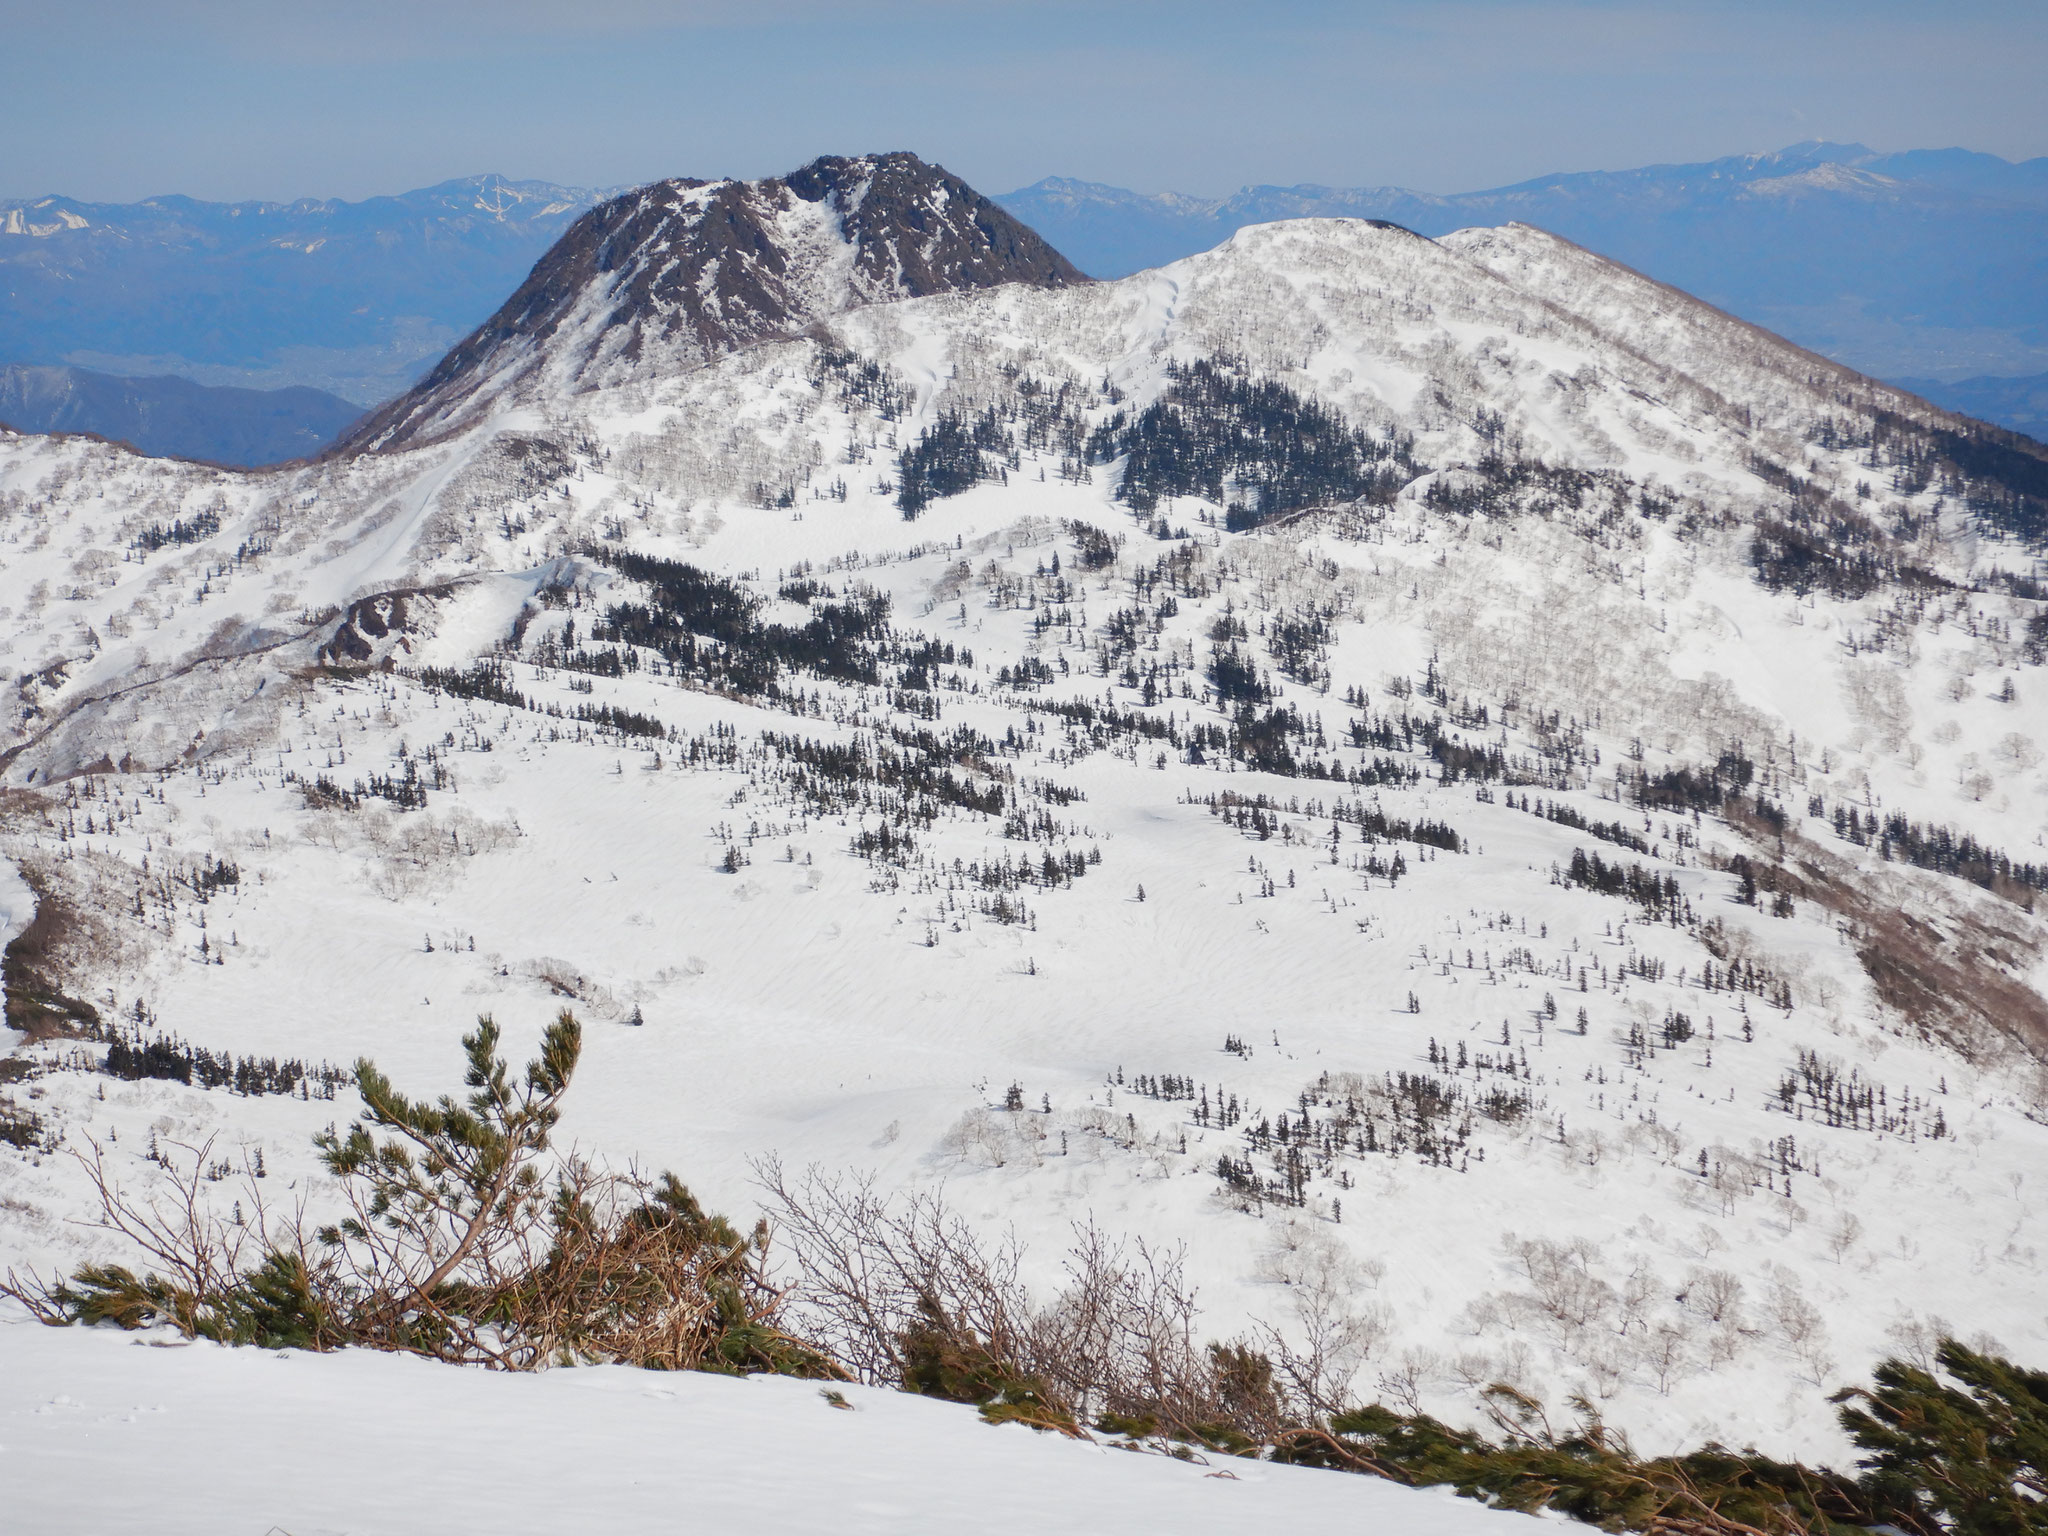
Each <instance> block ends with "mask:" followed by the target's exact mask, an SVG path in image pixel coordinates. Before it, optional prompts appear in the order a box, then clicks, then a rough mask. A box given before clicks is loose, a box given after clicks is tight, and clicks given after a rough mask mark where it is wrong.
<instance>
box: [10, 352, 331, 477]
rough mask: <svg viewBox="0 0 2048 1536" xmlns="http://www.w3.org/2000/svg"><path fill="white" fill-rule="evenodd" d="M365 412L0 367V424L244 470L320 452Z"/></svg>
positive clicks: (160, 381) (267, 393) (292, 397)
mask: <svg viewBox="0 0 2048 1536" xmlns="http://www.w3.org/2000/svg"><path fill="white" fill-rule="evenodd" d="M362 414H363V412H362V408H361V407H360V406H357V405H354V404H352V403H351V402H349V401H347V400H344V399H342V398H341V397H340V396H339V395H330V394H328V393H327V392H326V391H325V390H320V389H312V388H309V387H308V386H306V385H304V384H295V385H292V386H291V387H289V388H286V389H241V388H237V387H236V386H234V385H215V386H208V385H205V384H195V383H193V382H192V380H190V379H181V378H179V377H178V376H177V375H175V374H166V375H163V376H161V377H158V378H148V379H124V378H117V377H115V376H114V375H112V374H106V373H94V372H93V371H92V370H91V369H89V368H35V367H23V366H21V365H20V364H15V365H13V366H9V367H0V422H5V423H6V424H7V425H8V426H10V427H13V428H15V429H17V430H18V431H22V432H91V433H95V434H97V435H98V436H100V437H110V438H113V439H115V440H117V441H119V442H124V443H127V444H129V445H130V446H131V447H135V448H139V449H141V450H142V451H143V452H144V453H149V454H156V455H159V456H164V457H175V458H185V459H205V460H208V461H210V462H212V463H215V464H231V465H235V466H237V467H248V466H253V465H258V464H279V463H282V462H284V461H285V460H286V459H299V458H305V457H307V456H308V455H310V454H315V453H318V452H319V451H320V450H321V449H322V448H324V447H326V446H327V445H328V444H329V443H330V442H332V441H333V440H334V438H335V435H336V434H337V433H339V432H340V431H341V429H342V428H343V427H345V426H347V425H348V424H349V423H350V422H352V421H354V420H355V419H356V418H357V417H358V416H360V415H362Z"/></svg>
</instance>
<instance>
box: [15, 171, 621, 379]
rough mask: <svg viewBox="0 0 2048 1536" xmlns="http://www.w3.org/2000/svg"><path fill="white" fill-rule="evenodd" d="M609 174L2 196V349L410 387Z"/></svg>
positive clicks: (91, 364) (122, 366)
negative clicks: (591, 180)
mask: <svg viewBox="0 0 2048 1536" xmlns="http://www.w3.org/2000/svg"><path fill="white" fill-rule="evenodd" d="M604 195H606V194H605V193H604V192H603V191H601V190H596V189H591V188H584V187H558V186H555V185H553V184H552V183H550V182H544V181H507V180H506V179H505V178H504V177H502V176H470V177H465V178H463V179H462V180H459V181H446V182H442V183H441V184H440V185H439V186H435V187H427V188H425V189H423V190H420V191H415V192H405V193H401V194H400V195H398V196H396V197H373V198H369V199H367V200H366V201H363V202H360V203H344V202H338V201H335V200H333V199H313V198H307V199H302V200H300V201H298V202H293V203H264V202H246V203H205V202H200V201H198V200H196V199H194V198H189V197H154V198H150V199H148V200H147V201H145V202H140V203H84V202H78V201H76V200H74V199H72V198H66V197H43V198H35V199H31V200H28V201H17V202H0V363H44V364H53V363H69V364H73V365H75V366H78V367H84V368H93V369H99V370H101V371H104V372H107V373H116V374H167V373H175V374H181V375H183V376H185V377H186V378H191V379H196V380H198V381H199V382H200V383H202V384H235V385H247V386H252V387H257V388H265V387H268V388H276V387H279V386H282V385H291V384H304V385H311V386H313V387H315V388H318V389H323V390H327V391H330V392H331V393H333V394H337V395H340V396H342V397H343V398H344V399H347V400H351V401H354V402H356V403H357V404H359V405H364V406H368V405H375V404H377V403H378V402H379V401H382V400H386V399H389V398H390V397H391V396H393V395H395V394H398V393H399V392H400V391H402V390H404V389H405V388H406V387H407V386H408V385H410V384H411V383H412V382H413V380H414V379H416V378H418V377H419V375H420V374H421V373H423V372H425V371H426V369H427V368H428V367H429V366H430V365H431V364H432V363H433V362H434V361H435V360H436V359H437V358H439V357H440V356H441V354H442V353H443V352H445V351H447V350H448V348H449V347H450V346H451V345H452V344H453V343H454V342H455V341H456V339H457V338H459V337H460V336H462V335H463V334H464V333H465V332H466V331H468V330H469V329H470V328H471V327H472V326H474V325H475V324H476V323H477V322H478V321H479V320H481V319H483V317H484V316H485V315H488V314H489V313H490V312H491V311H492V310H494V309H496V308H497V307H498V305H499V304H501V303H502V302H504V298H505V295H506V294H508V293H510V292H511V291H512V290H513V289H514V288H517V287H518V286H519V283H520V280H521V279H522V278H524V277H525V276H526V273H527V270H528V269H529V268H530V267H531V266H532V265H533V263H534V261H535V259H536V258H537V257H538V256H539V255H540V253H541V252H542V251H544V250H546V249H547V248H548V247H549V246H550V245H552V244H554V242H555V239H556V237H557V236H559V235H560V234H561V233H562V231H563V230H565V229H567V228H568V227H569V225H570V223H571V222H572V221H573V220H574V219H575V218H576V216H577V215H578V214H580V213H582V212H583V210H584V209H585V208H587V207H589V206H590V205H591V204H592V203H594V202H596V201H597V200H598V199H599V198H600V197H602V196H604Z"/></svg>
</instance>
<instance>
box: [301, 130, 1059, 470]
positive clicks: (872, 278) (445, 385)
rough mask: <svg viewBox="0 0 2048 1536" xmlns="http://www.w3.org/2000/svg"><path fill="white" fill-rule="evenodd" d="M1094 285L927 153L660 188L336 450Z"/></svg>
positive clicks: (438, 432)
mask: <svg viewBox="0 0 2048 1536" xmlns="http://www.w3.org/2000/svg"><path fill="white" fill-rule="evenodd" d="M1087 280H1088V279H1087V278H1085V277H1084V276H1082V274H1081V273H1080V272H1079V271H1078V270H1076V268H1075V267H1074V266H1073V264H1072V263H1071V262H1069V261H1068V260H1067V259H1066V258H1065V257H1064V256H1062V255H1060V253H1059V252H1058V251H1056V250H1054V249H1053V248H1052V247H1051V246H1050V245H1048V244H1046V242H1045V241H1044V240H1042V239H1040V238H1039V237H1038V236H1037V235H1036V234H1034V233H1033V232H1032V231H1031V230H1030V229H1029V228H1028V227H1027V226H1025V225H1024V224H1023V223H1022V222H1020V221H1019V220H1018V219H1017V218H1016V217H1015V215H1013V214H1010V213H1008V212H1005V211H1004V210H1003V209H1002V208H1000V207H998V206H997V205H996V204H994V203H992V202H990V201H989V200H988V199H987V198H985V197H983V196H982V195H981V194H980V193H979V192H976V191H975V190H974V189H973V188H972V187H970V186H968V185H967V183H965V182H964V181H962V180H961V179H960V178H959V177H957V176H954V175H952V174H951V173H950V172H947V171H945V170H942V169H941V168H939V167H938V166H935V165H927V164H926V163H925V162H924V161H922V160H920V159H918V157H917V156H915V155H912V154H903V153H897V154H887V155H865V156H859V157H855V158H850V159H849V158H844V157H841V156H837V155H828V156H826V157H824V158H822V159H818V160H814V161H812V162H811V163H810V164H809V165H807V166H805V167H803V168H802V169H801V170H798V171H795V172H792V173H791V174H790V175H788V176H782V177H775V178H772V179H769V180H766V181H695V180H687V179H677V180H671V181H662V182H656V183H654V184H653V185H651V186H646V187H641V188H638V189H636V190H635V191H632V192H628V193H626V194H625V195H623V196H621V197H615V198H612V199H611V200H609V201H608V202H604V203H600V204H598V205H597V206H596V207H595V208H592V209H591V210H590V211H589V212H588V213H586V214H584V215H583V217H582V218H580V219H578V220H577V221H576V223H575V224H574V225H572V226H571V227H570V229H569V230H568V232H567V233H566V234H564V235H563V236H562V238H561V239H560V240H559V241H557V242H556V244H555V246H554V247H553V249H551V250H550V251H549V252H548V253H547V255H545V256H544V257H542V258H541V260H540V262H539V263H538V264H537V265H536V266H535V267H534V269H533V272H532V274H531V275H530V276H529V277H528V278H527V279H526V281H525V282H524V283H523V284H521V285H520V287H519V289H518V291H517V292H515V293H514V294H513V295H512V297H511V298H510V299H508V300H506V302H505V304H504V306H503V307H502V308H501V309H500V310H499V311H498V312H497V313H496V314H495V315H493V316H491V318H490V319H489V320H487V321H485V322H484V324H483V325H482V326H480V327H479V328H478V329H477V330H476V331H475V332H474V333H472V334H471V335H470V336H469V337H468V338H467V339H465V340H464V341H463V342H462V343H461V344H460V345H459V346H457V347H456V348H455V350H454V351H452V352H450V353H449V354H448V355H447V356H446V357H445V358H443V359H442V360H441V362H440V363H439V364H438V365H437V366H436V367H435V368H434V370H433V371H432V372H431V373H429V374H428V375H427V377H426V378H424V379H423V380H421V381H420V383H419V384H418V385H416V386H414V388H413V389H412V390H410V391H409V392H407V393H406V394H405V395H402V396H400V397H399V398H398V399H397V400H394V401H392V402H391V403H390V404H389V405H387V406H385V407H384V408H383V409H382V410H379V411H377V412H376V413H375V414H373V415H371V416H370V417H367V418H366V419H365V420H364V421H363V422H362V423H361V425H359V426H358V427H357V428H356V429H355V430H354V431H352V432H351V433H350V434H349V435H348V437H346V438H345V439H343V441H342V442H341V444H340V445H339V447H338V451H341V452H362V451H368V450H390V449H398V448H407V447H414V446H417V445H419V444H421V443H423V442H427V441H431V440H433V439H435V438H438V437H442V436H445V435H446V434H448V433H449V432H451V431H454V430H457V429H459V428H461V427H463V426H466V425H467V424H469V423H470V422H471V421H473V420H475V419H476V418H477V417H478V416H479V415H481V414H482V413H483V412H484V411H485V410H487V409H488V408H489V407H490V406H491V405H492V404H493V403H494V402H497V401H500V400H502V399H504V398H506V396H507V392H508V391H519V392H521V393H522V394H532V395H537V396H539V397H547V396H552V395H560V394H567V393H574V392H576V391H579V390H585V389H591V388H597V387H601V386H603V385H606V384H612V383H619V382H623V381H624V380H626V379H629V378H633V377H645V376H649V375H658V374H660V373H668V372H676V371H679V370H681V369H685V368H691V367H695V366H697V365H699V364H701V363H703V362H706V361H708V360H709V359H711V358H713V357H717V356H719V355H721V354H723V353H727V352H733V351H737V350H739V349H740V348H743V347H747V346H751V345H754V344H755V343H757V342H761V341H767V340H773V339H776V338H779V337H786V336H791V335H795V334H797V333H799V332H801V331H802V330H803V329H804V328H805V327H806V326H808V325H810V324H811V323H812V322H814V321H816V320H818V319H820V318H822V317H824V316H826V315H830V314H834V313H837V312H839V311H841V310H845V309H850V308H853V307H855V306H858V305H862V304H873V303H881V302H886V301H888V300H892V299H905V298H917V297H921V296H923V295H926V294H934V293H947V292H956V291H962V290H968V289H978V288H993V287H996V286H998V285H1000V284H1003V283H1030V284H1033V285H1035V286H1038V287H1048V288H1056V287H1063V286H1065V285H1067V284H1070V283H1082V282H1086V281H1087Z"/></svg>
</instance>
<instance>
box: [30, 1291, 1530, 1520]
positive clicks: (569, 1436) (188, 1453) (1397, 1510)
mask: <svg viewBox="0 0 2048 1536" xmlns="http://www.w3.org/2000/svg"><path fill="white" fill-rule="evenodd" d="M150 1346H159V1347H150ZM180 1346H182V1347H180ZM0 1359H4V1360H5V1361H6V1363H7V1370H6V1371H5V1372H4V1373H0V1468H4V1469H5V1473H6V1484H7V1498H6V1504H5V1507H4V1509H0V1529H5V1530H8V1531H22V1532H29V1531H39V1532H50V1531H95V1532H107V1533H109V1536H112V1533H118V1532H129V1531H133V1532H137V1533H145V1532H146V1533H148V1536H184V1533H187V1532H190V1533H192V1536H214V1533H216V1532H219V1531H223V1530H244V1529H247V1530H286V1531H291V1532H293V1533H295V1536H316V1533H322V1532H329V1533H332V1532H342V1531H347V1532H351V1533H361V1536H385V1533H389V1536H411V1533H418V1536H439V1533H441V1532H445V1531H450V1530H491V1531H502V1532H506V1533H508V1536H520V1533H526V1532H533V1533H537V1536H539V1533H545V1536H554V1533H557V1532H561V1531H572V1530H589V1529H592V1528H594V1527H595V1528H602V1529H606V1530H622V1531H625V1530H655V1529H661V1528H664V1527H668V1526H672V1525H674V1524H675V1522H676V1521H677V1519H678V1518H679V1516H682V1515H683V1512H687V1515H686V1518H687V1519H688V1520H689V1521H690V1522H692V1523H693V1524H697V1523H701V1525H702V1526H703V1527H704V1528H718V1529H728V1530H741V1531H747V1532H750V1533H753V1532H759V1533H762V1536H770V1533H780V1532H790V1533H796V1532H806V1533H808V1532H814V1531H819V1530H834V1531H848V1532H877V1533H880V1532H887V1533H890V1536H923V1533H926V1532H930V1533H934V1536H936V1533H940V1532H948V1533H950V1532H954V1531H959V1530H961V1529H963V1528H969V1527H971V1528H973V1529H975V1530H979V1531H989V1532H998V1533H1003V1532H1017V1533H1020V1536H1022V1533H1027V1532H1030V1533H1036V1532H1042V1531H1060V1532H1063V1533H1072V1536H1084V1533H1093V1532H1100V1533H1103V1536H1111V1533H1116V1536H1123V1533H1128V1532H1133V1531H1155V1530H1156V1531H1175V1532H1187V1533H1189V1536H1208V1533H1212V1532H1213V1533H1215V1536H1225V1533H1229V1532H1236V1531H1242V1530H1244V1529H1245V1528H1246V1527H1247V1526H1248V1525H1255V1524H1259V1523H1262V1522H1264V1521H1268V1520H1282V1521H1286V1522H1288V1523H1289V1524H1290V1525H1296V1524H1298V1525H1299V1526H1300V1527H1301V1528H1304V1529H1310V1530H1338V1529H1343V1530H1366V1531H1373V1530H1392V1531H1400V1532H1402V1533H1404V1536H1520V1533H1521V1532H1524V1531H1528V1532H1534V1531H1536V1530H1537V1529H1539V1527H1538V1525H1537V1524H1536V1523H1535V1521H1533V1520H1532V1519H1531V1518H1530V1517H1529V1516H1526V1515H1516V1514H1505V1513H1497V1512H1494V1511H1490V1510H1485V1509H1482V1508H1480V1507H1479V1506H1477V1505H1474V1504H1472V1503H1469V1502H1467V1501H1465V1500H1462V1499H1458V1498H1456V1497H1454V1496H1452V1495H1451V1494H1450V1493H1448V1492H1447V1491H1435V1490H1432V1491H1423V1492H1418V1491H1415V1490H1411V1489H1406V1488H1398V1487H1395V1486H1394V1485H1393V1484H1391V1483H1386V1482H1382V1481H1380V1480H1378V1479H1376V1478H1366V1477H1344V1476H1338V1475H1334V1474H1331V1473H1324V1472H1315V1471H1310V1470H1306V1469H1303V1468H1298V1467H1278V1466H1261V1465H1255V1464H1248V1463H1242V1462H1234V1461H1229V1460H1228V1458H1225V1459H1224V1461H1223V1462H1220V1463H1218V1464H1217V1465H1215V1466H1211V1465H1208V1464H1199V1465H1198V1464H1191V1463H1187V1462H1180V1461H1174V1460H1171V1459H1169V1458H1165V1457H1154V1456H1131V1455H1128V1454H1122V1453H1117V1452H1113V1451H1110V1450H1107V1449H1104V1448H1101V1447H1096V1446H1084V1445H1078V1444H1076V1443H1075V1442H1073V1441H1071V1440H1063V1439H1060V1438H1058V1437H1057V1436H1042V1435H1035V1434H1033V1433H1032V1432H1031V1431H1029V1430H1025V1429H1006V1430H1002V1431H993V1430H991V1429H989V1427H988V1426H987V1425H985V1424H983V1423H981V1422H980V1421H979V1420H978V1419H977V1418H976V1417H975V1414H974V1412H973V1410H972V1409H967V1408H958V1407H955V1406H953V1405H951V1404H946V1403H935V1402H931V1401H928V1400H926V1399H923V1398H916V1397H908V1396H904V1395H901V1394H898V1393H892V1392H879V1391H874V1390H872V1389H867V1388H861V1387H849V1388H847V1389H845V1390H844V1392H843V1393H842V1394H841V1395H842V1397H843V1398H844V1400H845V1401H846V1402H847V1404H848V1405H849V1406H848V1407H846V1408H835V1407H834V1406H833V1405H831V1404H830V1403H828V1402H826V1401H824V1400H823V1399H822V1398H821V1396H820V1394H819V1390H818V1387H817V1384H816V1383H815V1382H804V1381H793V1380H790V1379H788V1378H778V1377H754V1378H751V1379H749V1380H745V1381H735V1380H733V1379H731V1378H728V1377H714V1376H704V1375H695V1374H689V1373H677V1374H666V1373H655V1372H648V1371H638V1370H630V1369H626V1368H623V1367H609V1366H600V1367H595V1368H592V1369H588V1370H577V1371H553V1372H547V1373H543V1374H541V1375H538V1376H503V1375H494V1374H490V1373H487V1372H482V1371H461V1370H451V1369H448V1368H446V1367H441V1366H435V1365H431V1364H428V1363H425V1362H422V1361H417V1360H411V1359H407V1358H403V1357H400V1356H393V1355H375V1354H364V1353H361V1352H348V1353H344V1354H339V1355H309V1354H270V1353H265V1352H262V1351H257V1350H241V1351H237V1350H229V1349H221V1348H217V1347H214V1346H210V1345H204V1344H195V1345H189V1346H186V1345H183V1341H181V1340H177V1339H176V1336H175V1335H173V1336H172V1337H171V1339H169V1340H166V1339H164V1338H160V1337H151V1338H149V1339H147V1340H142V1339H135V1338H133V1337H129V1336H121V1335H112V1334H107V1333H104V1332H100V1331H94V1332H92V1333H90V1334H88V1335H84V1336H75V1337H68V1338H67V1337H64V1336H62V1335H53V1334H50V1333H49V1332H47V1331H46V1330H43V1329H40V1328H36V1327H34V1325H32V1324H28V1323H24V1322H20V1321H17V1320H14V1319H11V1318H7V1317H0ZM230 1447H232V1450H231V1451H230V1450H228V1448H230Z"/></svg>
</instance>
